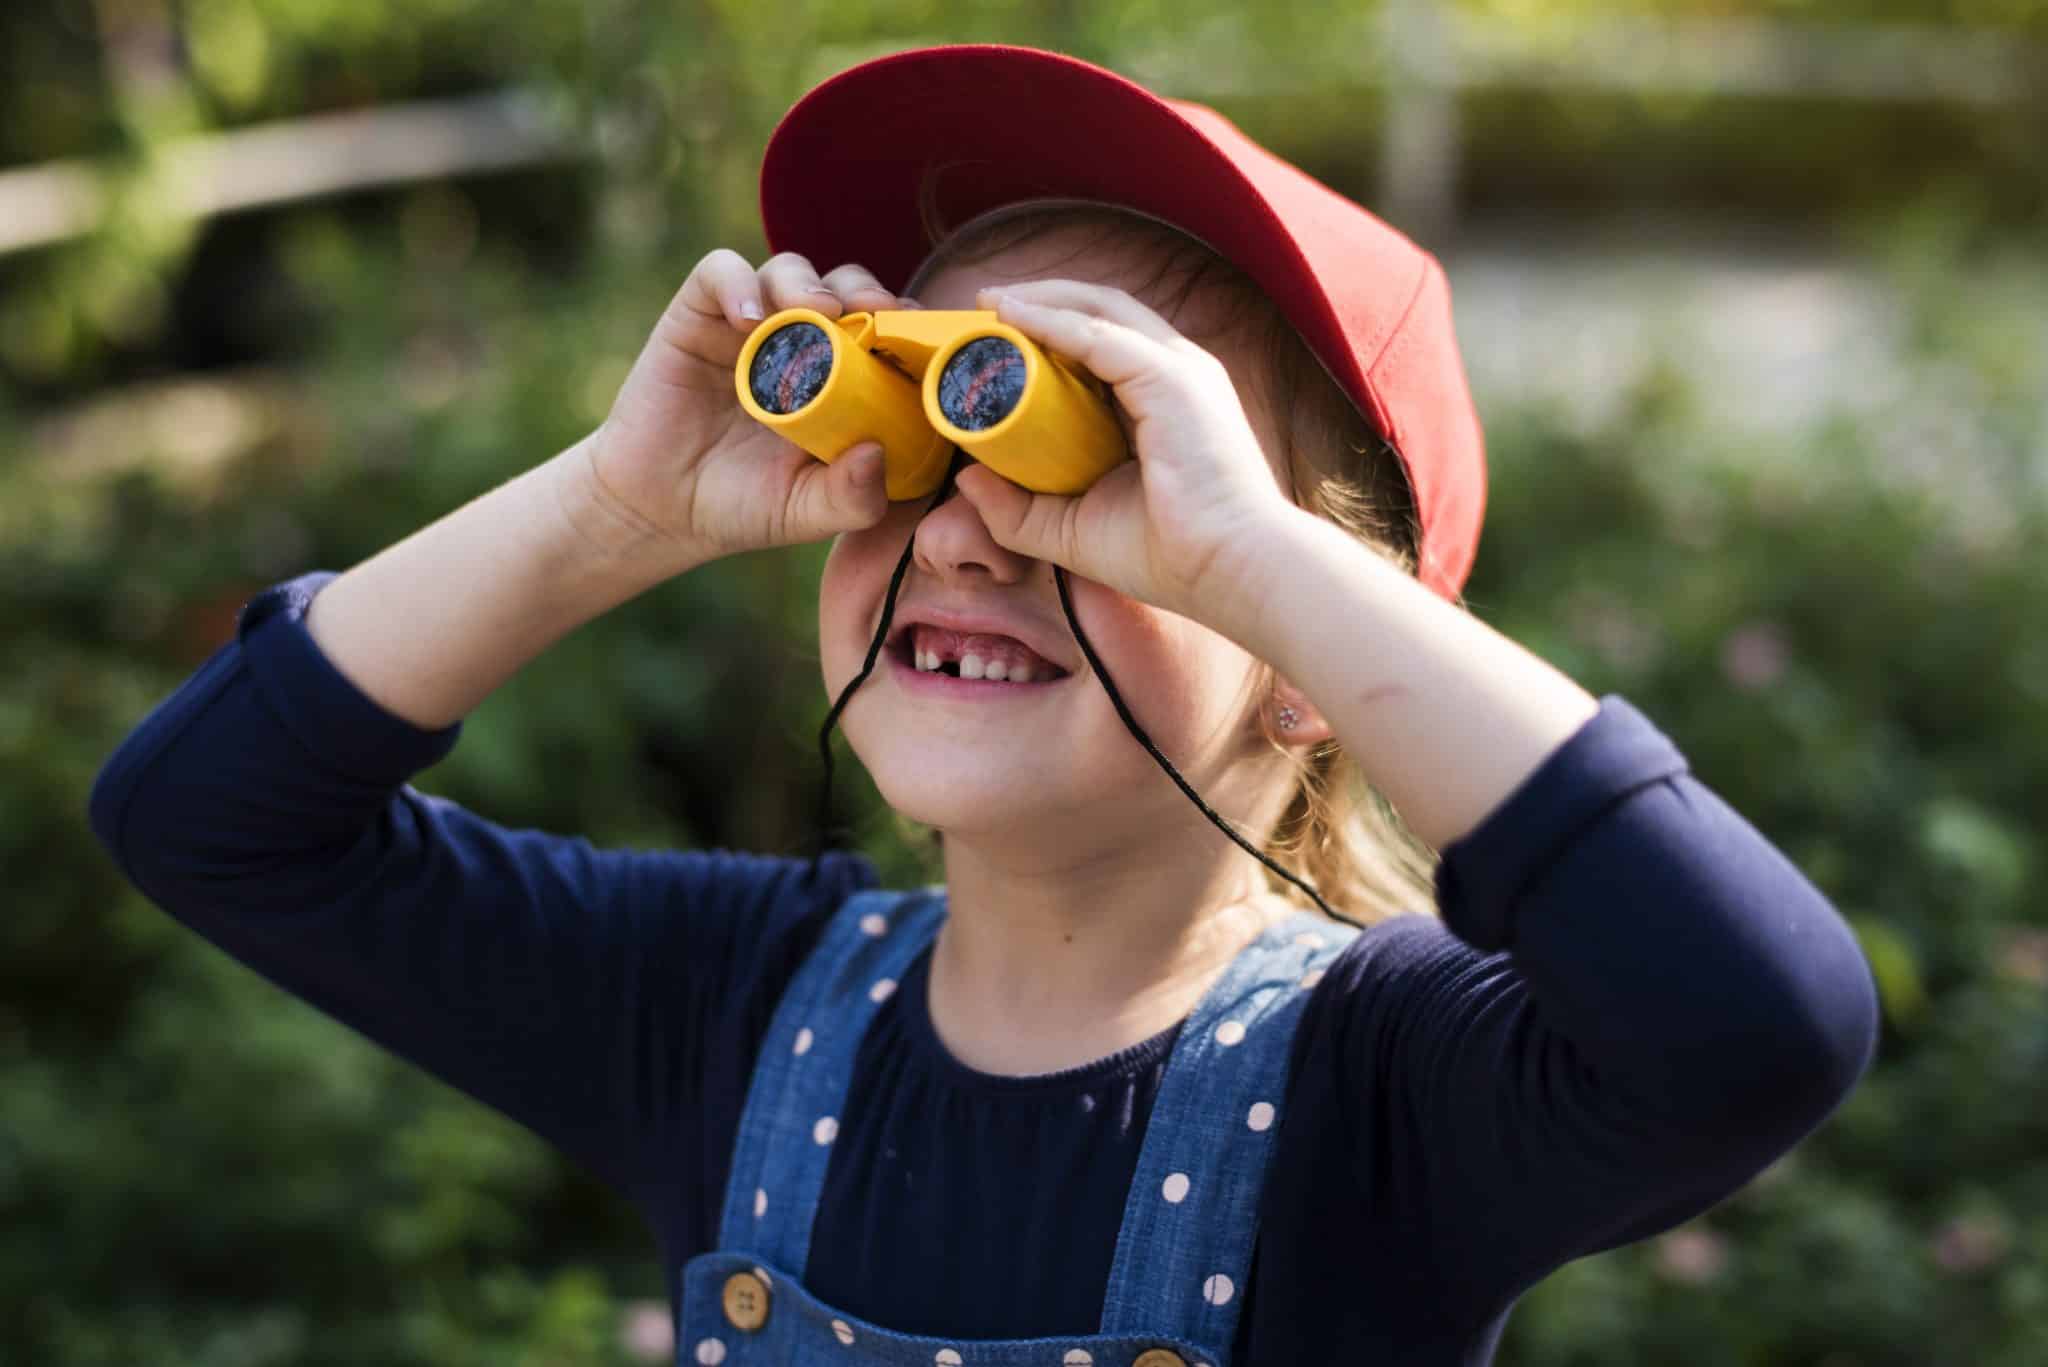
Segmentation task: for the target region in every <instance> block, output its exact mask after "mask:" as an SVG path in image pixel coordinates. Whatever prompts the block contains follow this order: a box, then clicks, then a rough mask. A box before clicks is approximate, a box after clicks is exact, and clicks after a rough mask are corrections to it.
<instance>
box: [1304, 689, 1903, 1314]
mask: <svg viewBox="0 0 2048 1367" xmlns="http://www.w3.org/2000/svg"><path fill="white" fill-rule="evenodd" d="M1437 892H1438V899H1439V908H1440V911H1441V914H1442V917H1443V922H1442V924H1441V925H1439V924H1436V923H1434V922H1430V921H1428V920H1426V919H1424V918H1416V917H1408V918H1400V923H1398V924H1391V925H1390V926H1388V927H1386V928H1385V930H1386V933H1384V934H1379V933H1377V932H1378V931H1379V930H1380V929H1381V928H1375V931H1371V932H1368V933H1367V934H1366V935H1364V936H1361V937H1360V939H1361V941H1364V942H1366V943H1364V944H1361V945H1360V946H1358V948H1359V949H1360V951H1361V952H1360V953H1358V954H1355V955H1354V954H1347V955H1346V956H1345V958H1346V960H1348V961H1349V962H1347V963H1345V965H1344V966H1345V967H1346V968H1348V969H1349V970H1350V977H1351V981H1350V982H1349V983H1348V984H1339V985H1338V990H1339V991H1348V993H1349V995H1352V996H1353V997H1354V999H1355V1003H1356V1005H1357V1007H1358V1008H1359V1009H1358V1010H1357V1011H1356V1013H1355V1019H1354V1020H1353V1021H1352V1023H1351V1027H1350V1029H1349V1031H1348V1033H1349V1035H1350V1039H1349V1040H1348V1041H1347V1047H1346V1048H1345V1050H1344V1055H1345V1058H1346V1063H1345V1067H1346V1069H1347V1071H1348V1072H1349V1073H1350V1077H1349V1079H1348V1081H1347V1086H1349V1087H1350V1089H1351V1091H1352V1095H1353V1097H1354V1098H1357V1099H1358V1101H1359V1103H1360V1104H1361V1105H1362V1106H1365V1107H1374V1106H1376V1107H1378V1110H1377V1113H1376V1116H1375V1118H1373V1119H1369V1120H1367V1121H1365V1122H1364V1124H1363V1126H1362V1127H1361V1129H1360V1133H1361V1134H1363V1135H1366V1136H1369V1138H1368V1140H1367V1141H1365V1142H1362V1143H1361V1145H1360V1153H1361V1157H1362V1159H1364V1161H1366V1162H1368V1163H1369V1164H1370V1165H1371V1166H1370V1169H1369V1170H1367V1169H1363V1168H1362V1169H1361V1173H1360V1176H1361V1179H1362V1180H1370V1179H1372V1178H1373V1177H1374V1176H1375V1175H1378V1176H1379V1177H1381V1178H1384V1176H1385V1174H1386V1173H1387V1172H1388V1170H1389V1165H1391V1169H1392V1171H1393V1172H1394V1173H1396V1174H1398V1175H1397V1176H1396V1177H1395V1179H1394V1181H1393V1182H1392V1183H1391V1184H1389V1185H1391V1186H1392V1187H1393V1188H1394V1189H1395V1191H1396V1194H1395V1195H1394V1196H1392V1197H1391V1199H1392V1200H1394V1201H1395V1202H1397V1203H1399V1204H1400V1205H1402V1206H1404V1207H1406V1209H1403V1210H1401V1211H1400V1212H1398V1214H1397V1215H1396V1217H1395V1218H1396V1219H1397V1220H1398V1221H1399V1222H1400V1224H1401V1225H1402V1226H1404V1227H1406V1228H1408V1229H1411V1230H1414V1231H1417V1232H1418V1233H1419V1234H1420V1237H1421V1240H1422V1242H1424V1243H1425V1244H1426V1245H1427V1246H1428V1247H1429V1249H1430V1253H1431V1256H1432V1258H1433V1259H1434V1260H1435V1261H1436V1263H1437V1264H1438V1266H1437V1268H1436V1271H1437V1273H1438V1274H1439V1275H1438V1276H1436V1277H1435V1278H1434V1279H1433V1280H1434V1282H1435V1284H1436V1285H1437V1286H1440V1287H1444V1288H1458V1291H1457V1293H1456V1294H1464V1295H1471V1296H1474V1297H1476V1298H1478V1300H1477V1301H1476V1303H1474V1304H1472V1305H1470V1306H1468V1307H1466V1308H1467V1309H1469V1310H1470V1311H1471V1312H1472V1313H1474V1314H1475V1315H1478V1316H1480V1317H1482V1318H1483V1317H1485V1316H1487V1315H1490V1314H1494V1313H1497V1312H1498V1311H1499V1310H1500V1309H1502V1308H1503V1307H1504V1305H1505V1304H1507V1303H1509V1302H1511V1301H1512V1299H1513V1298H1514V1297H1515V1296H1516V1295H1519V1294H1520V1293H1521V1291H1523V1290H1525V1289H1526V1288H1527V1287H1528V1286H1529V1285H1532V1284H1533V1283H1534V1282H1535V1281H1536V1280H1538V1279H1540V1278H1541V1277H1542V1276H1544V1275H1546V1274H1547V1273H1549V1272H1550V1271H1551V1270H1553V1269H1555V1268H1556V1267H1558V1266H1560V1265H1562V1264H1563V1263H1565V1262H1567V1261H1570V1260H1571V1259H1572V1258H1576V1257H1580V1256H1583V1255H1585V1254H1589V1253H1594V1252H1598V1251H1601V1250H1604V1249H1607V1248H1612V1247H1615V1246H1617V1245H1620V1244H1623V1243H1628V1242H1632V1241H1634V1240H1637V1239H1641V1238H1644V1237H1647V1236H1648V1235H1651V1234H1654V1233H1657V1232H1659V1231H1660V1230H1663V1229H1666V1228H1669V1227H1670V1226H1672V1225H1675V1224H1677V1223H1679V1222H1681V1221H1682V1220H1685V1219H1689V1218H1691V1217H1692V1216H1694V1215H1696V1214H1699V1213H1701V1212H1702V1211H1704V1210H1706V1209H1708V1208H1710V1207H1712V1206H1713V1205H1715V1204H1717V1203H1718V1202H1719V1201H1720V1200H1722V1199H1724V1198H1725V1197H1726V1196H1728V1195H1729V1194H1731V1193H1732V1192H1734V1191H1735V1190H1736V1189H1738V1188H1739V1187H1740V1186H1741V1185H1742V1184H1744V1183H1745V1182H1747V1181H1748V1180H1749V1179H1750V1178H1751V1177H1753V1176H1754V1175H1755V1174H1756V1173H1758V1172H1759V1171H1761V1170H1762V1169H1763V1168H1764V1167H1765V1166H1767V1165H1768V1164H1769V1163H1770V1162H1771V1161H1772V1160H1773V1159H1774V1158H1775V1157H1777V1156H1778V1155H1779V1154H1781V1153H1783V1152H1784V1151H1785V1150H1787V1149H1789V1148H1791V1147H1792V1146H1793V1145H1794V1144H1796V1143H1797V1142H1798V1141H1799V1140H1800V1139H1802V1138H1803V1137H1805V1136H1806V1135H1807V1134H1808V1133H1809V1132H1811V1131H1812V1130H1813V1129H1815V1128H1816V1127H1818V1126H1819V1124H1820V1123H1821V1122H1822V1121H1823V1120H1824V1119H1825V1118H1826V1117H1827V1116H1828V1115H1829V1113H1831V1112H1832V1111H1833V1110H1834V1109H1835V1107H1836V1106H1838V1105H1839V1104H1840V1103H1841V1101H1842V1100H1843V1099H1844V1098H1845V1097H1846V1096H1847V1095H1848V1093H1849V1092H1850V1091H1851V1090H1852V1089H1853V1088H1854V1086H1855V1084H1856V1082H1857V1080H1858V1079H1859V1078H1860V1077H1861V1076H1862V1074H1863V1072H1864V1071H1865V1070H1866V1068H1867V1067H1868V1065H1869V1062H1870V1059H1871V1056H1872V1054H1873V1052H1874V1049H1875V1045H1876V1039H1877V999H1876V992H1875V988H1874V985H1873V983H1872V979H1871V975H1870V971H1869V968H1868V965H1867V963H1866V961H1865V959H1864V957H1863V954H1862V952H1861V950H1860V948H1859V947H1858V945H1857V943H1856V940H1855V938H1854V936H1853V935H1852V934H1851V932H1850V931H1849V929H1848V927H1847V926H1846V925H1845V924H1844V922H1843V921H1842V919H1841V917H1840V916H1839V915H1838V914H1837V913H1836V911H1835V910H1834V908H1833V906H1832V905H1831V904H1830V903H1829V902H1828V901H1827V899H1826V898H1825V897H1824V896H1823V895H1822V894H1821V893H1820V891H1819V890H1818V889H1816V888H1815V887H1814V886H1813V885H1812V884H1811V883H1810V882H1808V881H1807V879H1806V878H1805V877H1804V876H1803V875H1802V874H1801V873H1800V872H1799V871H1798V869H1797V868H1796V867H1794V866H1793V865H1792V863H1791V862H1790V861H1789V860H1787V859H1786V858H1785V857H1784V855H1783V854H1781V853H1780V852H1779V851H1778V850H1777V848H1776V847H1775V846H1773V845H1772V844H1771V843H1770V842H1769V841H1767V840H1766V839H1765V838H1764V837H1763V836H1762V835H1761V834H1760V833H1759V832H1758V831H1757V830H1756V829H1755V828H1754V827H1752V826H1751V825H1750V824H1749V823H1748V822H1747V821H1746V820H1744V819H1743V818H1742V817H1741V816H1740V815H1739V814H1738V813H1736V812H1735V811H1734V810H1733V809H1732V808H1730V807H1729V806H1728V805H1727V803H1725V802H1724V801H1722V800H1721V798H1719V797H1718V796H1717V795H1715V794H1714V793H1713V792H1712V791H1711V790H1709V789H1708V788H1707V787H1706V786H1705V785H1703V784H1702V783H1701V782H1699V780H1698V779H1696V778H1695V777H1694V776H1692V774H1691V773H1690V772H1689V770H1688V767H1687V765H1686V762H1685V760H1684V758H1683V756H1682V755H1681V754H1680V753H1679V751H1678V750H1677V748H1676V747H1675V746H1674V745H1673V744H1672V743H1671V741H1670V740H1669V739H1668V738H1667V737H1665V736H1664V735H1663V734H1662V733H1661V732H1659V731H1658V730H1657V729H1656V728H1655V727H1654V726H1653V725H1652V724H1651V723H1650V722H1649V720H1648V719H1647V718H1645V717H1644V716H1643V715H1642V713H1640V712H1639V711H1637V710H1636V709H1635V708H1634V707H1632V706H1631V705H1629V704H1628V703H1627V702H1626V701H1625V700H1623V699H1621V698H1619V697H1615V696H1608V697H1605V698H1603V699H1602V700H1601V703H1600V709H1599V712H1598V714H1597V715H1596V716H1595V717H1593V718H1592V719H1590V720H1589V721H1588V722H1587V723H1586V725H1585V726H1584V727H1583V728H1581V730H1580V731H1578V732H1577V733H1575V734H1574V735H1573V736H1572V737H1571V738H1570V739H1569V740H1568V741H1567V742H1565V744H1564V745H1562V746H1561V747H1560V748H1559V749H1558V750H1556V751H1555V752H1553V753H1552V754H1551V755H1550V756H1549V757H1548V758H1547V759H1546V760H1545V762H1544V763H1543V764H1542V765H1541V766H1539V768H1538V769H1537V771H1536V772H1535V773H1534V774H1532V775H1531V776H1530V777H1529V779H1528V780H1527V781H1526V782H1524V783H1523V785H1522V786H1521V787H1520V788H1518V789H1517V790H1516V791H1515V792H1514V793H1513V794H1511V795H1510V796H1509V797H1508V798H1507V799H1506V800H1505V801H1504V802H1503V803H1502V804H1501V806H1500V807H1498V808H1497V809H1496V810H1495V811H1494V812H1492V813H1490V814H1489V815H1488V816H1487V818H1486V819H1485V820H1484V821H1483V822H1482V823H1481V824H1480V825H1479V826H1478V827H1477V828H1475V829H1474V830H1473V831H1472V832H1470V833H1469V834H1468V835H1467V836H1466V837H1465V838H1463V839H1462V840H1459V841H1456V842H1453V843H1452V844H1451V845H1450V846H1448V847H1446V848H1445V850H1444V851H1443V859H1442V862H1441V864H1440V865H1439V868H1438V873H1437ZM1368 981H1369V982H1370V983H1371V988H1372V990H1371V991H1361V990H1358V989H1360V988H1362V987H1363V986H1364V985H1365V984H1366V983H1367V982H1368ZM1373 1089H1379V1090H1380V1095H1378V1096H1377V1097H1376V1098H1373V1097H1369V1096H1368V1093H1369V1091H1371V1090H1373ZM1368 1155H1369V1157H1367V1156H1368Z"/></svg>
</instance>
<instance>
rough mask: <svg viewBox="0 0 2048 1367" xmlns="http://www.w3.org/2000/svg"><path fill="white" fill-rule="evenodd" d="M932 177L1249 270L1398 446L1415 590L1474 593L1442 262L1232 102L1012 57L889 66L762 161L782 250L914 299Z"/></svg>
mask: <svg viewBox="0 0 2048 1367" xmlns="http://www.w3.org/2000/svg"><path fill="white" fill-rule="evenodd" d="M928 174H930V175H934V176H936V178H937V181H936V207H937V209H938V212H939V214H940V216H941V219H942V221H943V222H945V223H948V224H957V223H964V222H965V221H967V220H968V219H970V218H972V217H974V216H976V215H978V214H981V213H983V212H985V211H987V210H989V209H994V208H997V207H999V206H1001V205H1005V204H1011V203H1015V202H1017V201H1019V200H1025V199H1038V198H1044V197H1057V198H1076V199H1087V200H1095V201H1100V202H1103V203H1108V204H1115V205H1120V206H1123V207H1125V208H1130V209H1136V210H1139V211H1140V212H1142V213H1146V214H1150V215H1152V216H1153V217H1155V218H1160V219H1164V220H1165V221H1166V222H1168V223H1170V224H1172V225H1174V226H1175V227H1178V228H1180V229H1181V230H1183V231H1185V232H1187V233H1190V234H1192V235H1193V236H1194V237H1197V238H1199V239H1201V240H1202V241H1203V242H1205V243H1207V244H1208V245H1209V246H1210V247H1212V248H1214V249H1215V250H1216V251H1217V252H1219V253H1220V254H1221V255H1222V256H1223V257H1224V258H1225V259H1227V260H1228V261H1230V262H1231V263H1232V264H1233V265H1235V266H1237V267H1238V268H1239V269H1240V270H1242V271H1243V272H1244V273H1245V274H1246V275H1247V276H1249V277H1250V278H1251V279H1252V280H1253V281H1254V282H1255V283H1257V285H1258V286H1259V288H1260V289H1262V290H1264V291H1265V292H1266V294H1267V295H1268V296H1269V297H1270V298H1271V299H1272V300H1273V302H1274V304H1275V305H1276V306H1277V307H1278V308H1279V309H1280V311H1281V313H1282V314H1283V316H1285V317H1286V319H1287V321H1288V322H1289V323H1291V324H1292V325H1293V327H1294V329H1295V330H1296V331H1297V332H1299V333H1300V334H1301V336H1302V338H1303V339H1304V340H1305V341H1306V342H1307V343H1308V345H1309V348H1310V349H1311V350H1312V351H1313V352H1314V353H1315V355H1316V356H1317V358H1318V359H1320V360H1321V361H1322V363H1323V366H1324V367H1325V368H1326V369H1327V370H1328V371H1329V372H1330V374H1331V376H1332V377H1333V378H1335V380H1336V381H1337V383H1338V384H1339V385H1340V386H1342V387H1343V389H1344V391H1345V393H1347V394H1349V395H1350V396H1351V400H1352V402H1353V403H1355V404H1357V405H1358V408H1359V410H1360V411H1361V412H1362V413H1364V414H1365V415H1366V416H1367V417H1369V418H1370V419H1372V421H1373V422H1374V423H1375V424H1376V425H1377V426H1378V428H1379V430H1380V432H1381V434H1382V435H1384V436H1385V437H1386V438H1387V439H1388V440H1389V441H1390V442H1392V443H1393V446H1394V449H1395V450H1396V451H1397V452H1398V453H1399V455H1400V459H1401V462H1402V466H1403V468H1404V470H1405V471H1406V473H1407V477H1408V484H1409V488H1410V489H1411V490H1412V491H1413V492H1414V496H1415V504H1416V512H1417V514H1418V516H1419V518H1420V521H1421V524H1422V526H1421V530H1422V537H1421V543H1422V544H1421V556H1420V560H1421V564H1420V567H1419V573H1418V576H1417V577H1418V578H1419V579H1420V580H1421V581H1422V583H1424V584H1425V585H1427V586H1428V587H1429V588H1431V589H1433V590H1435V591H1436V592H1437V593H1439V594H1442V595H1443V596H1445V597H1447V598H1450V597H1454V596H1455V595H1456V594H1457V591H1458V589H1459V588H1460V587H1461V586H1462V585H1463V584H1464V582H1465V577H1466V575H1467V573H1468V572H1469V571H1470V569H1471V567H1472V559H1473V556H1474V554H1475V553H1476V552H1477V550H1478V547H1479V525H1480V521H1481V518H1482V517H1483V515H1484V512H1485V505H1486V448H1485V441H1484V438H1483V437H1482V435H1481V433H1480V429H1479V415H1478V413H1477V412H1476V411H1475V410H1474V408H1473V406H1472V396H1471V392H1470V390H1469V389H1468V387H1467V385H1466V381H1465V366H1464V362H1463V360H1462V359H1461V358H1460V357H1459V355H1458V343H1457V337H1456V335H1455V333H1454V332H1453V330H1452V326H1451V293H1450V284H1449V282H1448V281H1447V280H1446V279H1445V277H1444V271H1443V267H1442V266H1441V265H1440V264H1439V263H1438V262H1437V260H1436V258H1435V257H1434V256H1432V255H1430V254H1429V253H1428V252H1426V251H1424V250H1422V249H1421V248H1420V247H1418V246H1416V245H1415V243H1413V242H1412V241H1410V240H1409V239H1408V238H1406V237H1404V236H1403V235H1402V234H1401V233H1399V232H1397V231H1395V230H1394V229H1393V228H1392V227H1390V226H1388V225H1387V224H1386V223H1385V222H1383V221H1381V220H1380V219H1378V218H1376V217H1374V216H1373V215H1372V214H1370V213H1368V212H1367V211H1366V210H1365V209H1363V208H1361V207H1359V206H1358V205H1357V204H1354V203H1353V202H1352V201H1350V200H1348V199H1346V198H1344V197H1343V196H1342V195H1339V194H1337V193H1336V192H1335V191H1333V190H1330V189H1329V188H1328V187H1326V186H1324V185H1322V184H1321V183H1319V182H1318V181H1316V180H1314V179H1312V178H1311V177H1309V176H1308V175H1306V174H1305V173H1303V172H1302V171H1300V170H1299V169H1297V168H1296V167H1293V166H1291V165H1289V164H1288V163H1286V162H1284V161H1282V160H1280V159H1279V158H1278V157H1276V156H1274V155H1273V154H1272V153H1270V152H1268V151H1266V150H1265V149H1264V148H1262V147H1260V146H1259V145H1258V144H1257V143H1255V142H1253V141H1252V140H1251V139H1250V138H1247V137H1246V136H1245V135H1244V134H1243V133H1241V132H1239V131H1238V130H1237V128H1236V127H1235V126H1234V125H1233V124H1232V123H1231V122H1230V121H1229V120H1228V119H1226V118H1224V117H1223V116H1222V115H1221V114H1218V113H1217V112H1216V111H1215V110H1213V109H1209V108H1207V107H1206V106H1203V105H1199V104H1193V103H1190V102H1188V101H1186V100H1174V99H1163V98H1161V97H1160V96H1157V95H1154V94H1153V93H1152V92H1150V91H1149V90H1146V89H1145V88H1144V87H1143V86H1140V85H1138V84H1136V83H1135V82H1133V81H1130V80H1127V79H1125V78H1124V77H1122V76H1119V75H1117V74H1116V73H1115V72H1113V71H1109V70H1106V69H1104V68H1102V67H1099V66H1094V65H1091V64H1090V63H1087V62H1083V61H1080V60H1078V59H1076V58H1073V57H1067V56H1064V55H1062V54H1059V53H1056V52H1044V51H1040V50H1038V49H1036V48H1027V47H1011V46H1005V45H997V44H958V45H948V46H942V47H927V48H918V49H914V50H911V51H908V52H899V53H895V54H892V55H890V56H887V57H879V58H876V59H874V60H873V61H869V62H864V63H862V64H861V65H859V66H856V67H853V68H850V69H849V70H847V71H843V72H841V73H840V74H838V75H837V76H834V77H832V78H831V79H829V80H827V81H825V82H824V83H823V84H821V85H819V86H818V87H817V88H816V89H814V90H812V91H811V92H810V93H809V94H807V95H805V96H804V97H803V98H802V99H800V100H798V101H797V103H796V104H795V105H794V106H793V107H792V108H791V109H790V111H789V112H788V113H787V114H785V115H784V116H783V118H782V122H781V123H780V124H779V125H778V126H777V127H776V129H775V132H774V134H773V136H772V137H770V138H769V140H768V148H767V152H766V153H765V155H764V156H763V159H762V163H761V221H762V225H763V227H764V229H765V231H766V233H767V238H768V245H769V248H770V250H772V251H776V252H784V251H793V252H799V253H801V254H802V255H804V256H805V257H808V258H809V259H810V260H811V262H812V264H814V265H815V266H817V267H818V268H819V270H821V271H824V270H830V269H832V268H834V267H836V266H839V265H843V264H845V263H848V262H858V263H860V264H861V265H863V266H866V267H867V268H868V269H869V270H871V271H873V272H874V273H875V276H876V278H877V279H879V280H880V281H881V282H882V284H883V286H884V287H885V288H887V289H889V290H891V291H897V292H900V291H901V290H902V288H903V285H904V283H905V282H906V281H908V280H909V279H910V277H911V274H912V272H913V271H915V270H916V268H917V267H918V265H919V264H920V263H922V261H923V260H924V258H925V257H926V256H927V255H928V254H929V253H930V250H931V245H932V244H931V242H930V240H929V239H928V237H927V236H926V233H925V229H924V225H923V219H922V217H921V215H920V213H919V207H918V203H919V191H920V188H921V187H922V186H923V185H924V183H925V180H926V177H927V175H928Z"/></svg>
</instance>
